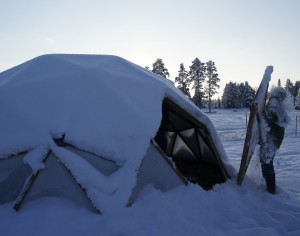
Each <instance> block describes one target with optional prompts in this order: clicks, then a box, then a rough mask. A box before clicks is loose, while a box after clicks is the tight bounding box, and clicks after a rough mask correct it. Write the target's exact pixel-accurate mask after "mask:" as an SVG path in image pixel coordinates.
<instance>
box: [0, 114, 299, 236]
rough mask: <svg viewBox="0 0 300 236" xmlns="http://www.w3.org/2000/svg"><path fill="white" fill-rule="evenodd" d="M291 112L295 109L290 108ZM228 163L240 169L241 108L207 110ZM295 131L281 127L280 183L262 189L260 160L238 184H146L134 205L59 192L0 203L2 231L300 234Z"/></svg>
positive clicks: (5, 234)
mask: <svg viewBox="0 0 300 236" xmlns="http://www.w3.org/2000/svg"><path fill="white" fill-rule="evenodd" d="M292 115H293V119H294V117H295V116H296V115H298V116H300V112H298V113H296V112H293V114H292ZM208 116H209V117H210V118H211V120H212V121H213V123H214V124H215V126H216V128H217V131H218V134H219V136H220V138H221V141H222V143H223V145H224V147H225V149H226V152H227V155H228V157H229V159H230V160H231V161H232V165H233V166H234V167H235V168H236V169H237V170H238V168H239V162H240V157H241V153H242V148H243V144H244V136H245V132H246V112H245V110H238V111H237V112H233V111H232V110H218V111H217V112H216V113H214V114H208ZM299 144H300V131H298V136H296V135H295V123H293V124H291V125H290V126H289V127H288V129H287V132H286V138H285V140H284V142H283V144H282V148H281V150H280V152H279V153H278V155H277V156H276V161H275V164H276V166H275V168H276V172H277V182H278V186H279V191H278V193H277V194H276V195H270V194H268V193H267V192H265V186H264V184H263V182H262V180H261V177H260V169H259V167H258V165H257V161H256V160H253V162H252V165H251V167H250V169H249V176H250V177H251V178H252V179H253V180H254V182H251V181H250V180H249V179H246V180H245V183H244V184H243V186H241V187H239V186H237V185H236V184H235V179H232V180H230V181H228V182H226V183H225V184H222V185H218V186H215V188H214V189H213V190H211V191H208V192H206V191H204V190H202V189H201V188H199V187H197V186H195V185H189V186H187V187H179V188H176V189H173V190H170V191H168V192H167V193H161V192H159V191H157V190H155V189H153V188H152V187H151V186H149V188H148V189H146V190H145V192H144V195H143V196H142V198H140V199H139V200H138V201H137V202H136V203H135V204H134V205H133V206H132V207H130V208H124V209H118V210H115V211H112V212H108V213H105V214H103V215H97V214H92V213H90V212H89V211H88V210H87V209H80V208H77V207H76V206H74V205H72V203H70V202H66V201H64V200H62V199H56V198H49V199H46V198H44V199H41V200H38V201H34V202H31V203H29V204H26V205H24V207H23V208H22V209H21V211H20V212H15V211H14V210H12V209H11V207H12V204H6V205H3V206H0V235H1V236H8V235H24V234H25V235H32V236H34V235H43V236H47V235H51V236H53V235H87V236H88V235H130V236H132V235H137V236H140V235H149V236H150V235H151V236H152V235H230V236H232V235H256V236H257V235H300V174H299V173H300V172H299V169H300V159H299V157H300V151H299V150H300V149H299Z"/></svg>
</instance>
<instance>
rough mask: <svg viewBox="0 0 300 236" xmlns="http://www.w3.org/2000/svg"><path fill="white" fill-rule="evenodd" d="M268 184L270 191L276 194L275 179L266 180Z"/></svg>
mask: <svg viewBox="0 0 300 236" xmlns="http://www.w3.org/2000/svg"><path fill="white" fill-rule="evenodd" d="M266 184H267V190H268V192H269V193H271V194H275V193H276V184H275V180H274V181H268V182H266Z"/></svg>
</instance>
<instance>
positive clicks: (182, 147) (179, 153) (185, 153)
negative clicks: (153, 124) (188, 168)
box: [172, 135, 197, 160]
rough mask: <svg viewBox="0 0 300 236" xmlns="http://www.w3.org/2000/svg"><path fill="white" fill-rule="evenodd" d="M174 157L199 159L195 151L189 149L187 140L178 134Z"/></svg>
mask: <svg viewBox="0 0 300 236" xmlns="http://www.w3.org/2000/svg"><path fill="white" fill-rule="evenodd" d="M172 157H173V159H175V160H176V159H190V160H197V157H196V156H195V155H194V153H193V152H192V151H191V150H190V149H189V147H188V146H187V145H186V144H185V142H184V141H183V140H182V139H181V138H180V136H179V135H177V137H176V140H175V144H174V148H173V154H172Z"/></svg>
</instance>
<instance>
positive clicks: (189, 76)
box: [146, 58, 220, 112]
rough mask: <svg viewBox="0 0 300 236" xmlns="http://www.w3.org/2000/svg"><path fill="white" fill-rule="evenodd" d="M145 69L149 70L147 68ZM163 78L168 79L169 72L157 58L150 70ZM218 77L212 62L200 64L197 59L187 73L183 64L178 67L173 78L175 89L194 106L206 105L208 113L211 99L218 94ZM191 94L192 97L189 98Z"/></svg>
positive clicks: (201, 106)
mask: <svg viewBox="0 0 300 236" xmlns="http://www.w3.org/2000/svg"><path fill="white" fill-rule="evenodd" d="M146 69H148V70H150V68H149V67H146ZM150 71H152V72H153V73H156V74H158V75H160V76H162V77H164V78H167V77H169V76H170V75H169V71H168V69H166V68H165V65H164V63H163V61H162V59H160V58H158V59H157V60H156V61H155V62H154V63H153V64H152V69H151V70H150ZM219 82H220V79H219V75H218V73H217V67H216V66H215V63H214V62H213V61H211V60H210V61H208V62H201V61H200V60H199V59H198V58H195V59H194V60H193V61H192V64H191V66H190V67H189V70H188V71H187V70H186V69H185V67H184V64H183V63H181V64H180V66H179V71H178V76H176V77H175V83H176V85H177V88H178V89H179V90H180V91H181V92H182V93H183V94H185V95H186V96H187V97H188V98H189V99H191V100H192V101H193V102H194V104H195V105H196V106H197V107H199V108H203V107H204V106H205V103H207V105H208V108H209V112H211V108H212V97H213V96H214V95H215V94H217V93H218V91H217V89H218V88H219V87H220V86H219ZM191 92H192V94H193V96H191Z"/></svg>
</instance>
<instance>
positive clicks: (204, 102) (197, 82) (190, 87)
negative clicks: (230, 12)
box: [145, 57, 300, 112]
mask: <svg viewBox="0 0 300 236" xmlns="http://www.w3.org/2000/svg"><path fill="white" fill-rule="evenodd" d="M145 68H146V69H148V70H150V71H152V72H153V73H155V74H158V75H160V76H162V77H164V78H167V77H170V74H169V71H168V69H167V68H166V67H165V65H164V63H163V61H162V59H160V58H158V59H157V60H156V61H155V62H154V63H153V64H152V69H150V68H149V67H145ZM219 82H220V78H219V75H218V73H217V67H216V66H215V63H214V62H213V61H211V60H210V61H208V62H201V61H200V60H199V59H198V58H197V57H196V58H195V59H194V60H193V61H192V64H191V65H190V66H189V70H186V69H185V66H184V64H183V63H181V64H180V65H179V71H178V75H177V76H176V77H175V84H176V87H177V88H178V89H179V90H180V91H181V92H182V93H183V94H185V95H186V96H187V97H188V98H189V99H191V100H192V102H193V103H194V104H195V105H196V106H197V107H199V108H204V107H206V106H207V107H208V109H209V112H211V108H212V107H213V106H214V107H223V108H234V109H237V108H247V107H249V106H250V105H251V103H252V101H253V99H254V97H255V94H256V89H254V88H252V87H251V86H250V85H249V83H248V82H247V81H245V82H244V83H234V82H231V81H230V82H229V83H226V85H225V88H224V91H223V94H222V98H221V99H220V98H218V99H217V100H214V101H213V100H212V97H213V96H214V95H215V94H218V91H217V89H218V88H219V87H220V86H219ZM277 86H282V85H281V80H280V79H278V82H277ZM284 88H285V89H286V91H288V92H289V93H290V94H291V96H292V98H293V100H294V105H297V104H296V103H297V99H298V100H300V81H296V82H295V84H293V83H292V82H291V80H290V79H287V80H286V84H285V86H284ZM298 105H300V104H298Z"/></svg>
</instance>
